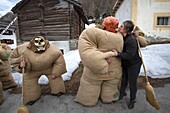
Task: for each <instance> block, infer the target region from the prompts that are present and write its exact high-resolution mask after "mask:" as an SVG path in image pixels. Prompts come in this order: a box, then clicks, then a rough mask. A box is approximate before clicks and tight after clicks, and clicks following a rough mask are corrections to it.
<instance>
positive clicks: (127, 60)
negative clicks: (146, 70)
mask: <svg viewBox="0 0 170 113" xmlns="http://www.w3.org/2000/svg"><path fill="white" fill-rule="evenodd" d="M118 57H119V58H121V59H122V66H125V67H126V66H131V65H133V64H136V63H138V62H139V61H141V58H140V57H139V52H138V45H137V41H136V39H135V37H134V36H133V35H132V34H127V35H126V37H124V47H123V52H121V53H119V54H118Z"/></svg>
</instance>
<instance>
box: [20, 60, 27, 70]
mask: <svg viewBox="0 0 170 113" xmlns="http://www.w3.org/2000/svg"><path fill="white" fill-rule="evenodd" d="M26 64H27V63H26V62H25V61H22V62H21V63H20V65H19V67H20V68H25V67H26Z"/></svg>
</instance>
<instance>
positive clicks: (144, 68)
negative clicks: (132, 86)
mask: <svg viewBox="0 0 170 113" xmlns="http://www.w3.org/2000/svg"><path fill="white" fill-rule="evenodd" d="M136 40H137V43H138V50H139V53H140V56H141V59H142V64H143V70H144V74H145V78H146V82H148V76H147V74H146V67H145V64H144V60H143V56H142V52H141V49H140V44H139V41H138V39H137V38H136Z"/></svg>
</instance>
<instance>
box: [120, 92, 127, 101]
mask: <svg viewBox="0 0 170 113" xmlns="http://www.w3.org/2000/svg"><path fill="white" fill-rule="evenodd" d="M126 95H127V94H126V93H124V94H120V96H119V99H118V100H122V99H123V97H124V96H126Z"/></svg>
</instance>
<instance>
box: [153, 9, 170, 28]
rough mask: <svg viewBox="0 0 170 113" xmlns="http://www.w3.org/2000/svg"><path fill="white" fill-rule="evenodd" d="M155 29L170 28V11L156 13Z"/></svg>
mask: <svg viewBox="0 0 170 113" xmlns="http://www.w3.org/2000/svg"><path fill="white" fill-rule="evenodd" d="M153 19H154V23H153V29H154V30H158V29H159V30H170V12H169V13H154V18H153Z"/></svg>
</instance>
